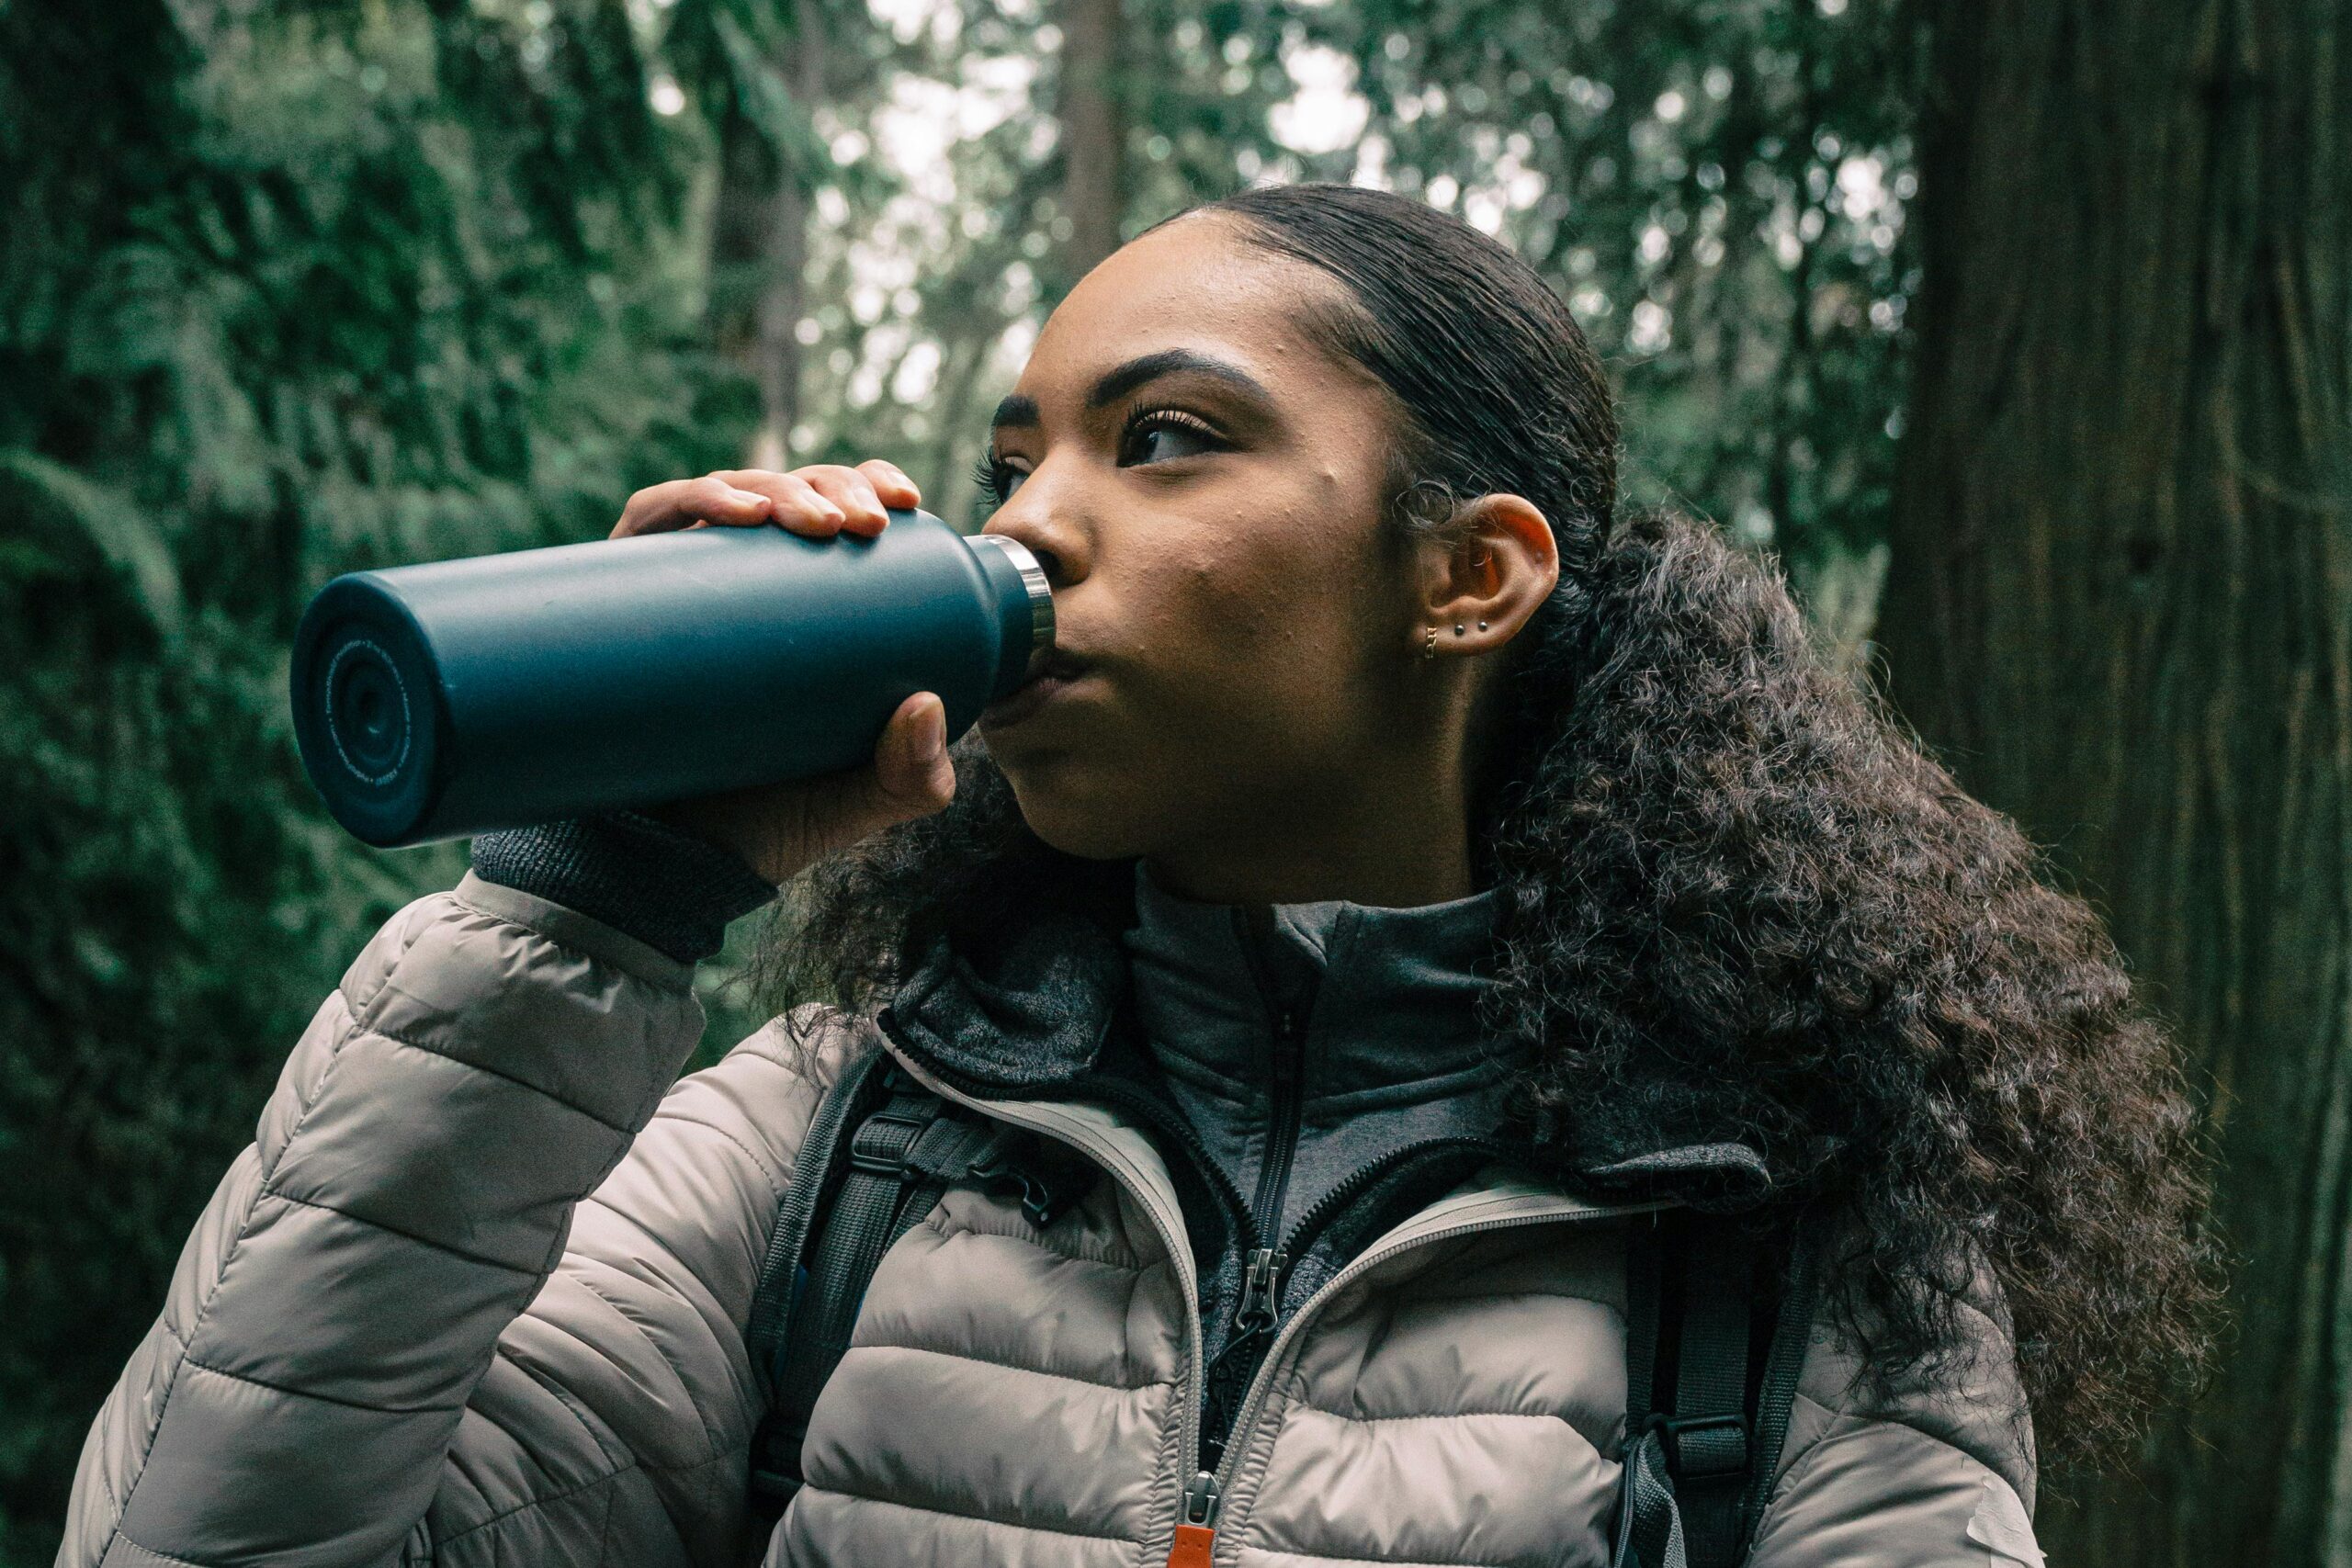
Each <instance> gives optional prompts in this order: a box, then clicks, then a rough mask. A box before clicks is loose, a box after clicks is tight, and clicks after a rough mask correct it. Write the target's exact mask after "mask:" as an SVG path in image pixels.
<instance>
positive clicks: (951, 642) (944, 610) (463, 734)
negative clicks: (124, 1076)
mask: <svg viewBox="0 0 2352 1568" xmlns="http://www.w3.org/2000/svg"><path fill="white" fill-rule="evenodd" d="M889 517H890V522H889V525H888V527H886V528H884V529H883V530H882V531H881V532H880V533H879V534H876V535H874V536H872V537H870V538H868V537H861V536H856V535H853V534H847V533H844V534H841V535H837V536H834V537H831V538H825V539H816V538H809V537H806V536H802V535H799V534H796V533H793V532H791V531H790V530H788V529H786V528H783V527H779V526H776V525H759V526H754V527H729V528H717V527H714V528H695V529H687V530H681V531H676V532H670V533H661V534H642V535H636V536H630V537H628V538H622V539H601V540H595V541H593V542H591V543H587V544H580V545H557V546H552V547H547V548H543V549H532V550H515V551H510V552H508V553H506V554H503V555H493V556H475V557H469V558H466V559H462V560H447V561H434V562H429V563H426V564H423V565H418V566H403V567H393V568H390V569H388V570H382V571H358V572H350V573H346V574H345V575H344V576H342V577H338V578H336V579H335V580H334V581H332V582H330V583H328V584H327V585H326V586H325V587H324V588H322V589H321V590H320V591H319V594H318V597H317V598H315V599H313V600H312V601H311V604H310V607H309V608H308V609H307V610H305V611H304V612H303V614H302V619H301V623H300V626H297V628H296V629H295V633H294V649H293V668H292V671H291V676H290V686H291V689H292V696H293V706H294V734H295V739H296V743H297V744H298V745H299V746H300V750H301V754H302V766H303V769H304V770H305V771H306V772H307V773H309V774H310V778H311V784H313V785H315V786H316V787H317V789H318V792H319V794H320V795H321V796H322V798H323V799H324V800H325V802H326V806H327V810H328V811H329V812H330V813H332V814H333V816H334V819H335V820H336V821H337V822H339V823H341V824H342V825H343V826H344V827H345V828H347V829H350V830H351V832H352V833H354V834H355V835H356V836H357V837H358V838H360V839H362V840H366V841H367V842H368V843H370V844H374V845H377V846H379V847H380V848H392V847H396V846H399V845H405V844H421V843H428V842H431V841H433V840H439V839H456V838H464V837H469V836H470V835H473V834H476V833H482V832H487V831H490V830H491V829H500V828H519V827H526V826H528V825H530V824H533V823H537V822H548V821H554V820H558V819H560V818H567V817H575V816H580V815H583V814H585V813H588V812H592V811H600V810H608V809H613V808H616V807H644V806H652V805H658V804H661V803H663V802H667V801H674V800H683V799H686V798H689V797H692V796H695V795H708V794H712V793H714V792H716V791H719V790H726V789H738V788H742V787H745V786H748V785H752V784H770V783H775V782H778V781H781V780H786V779H800V778H809V777H813V776H815V775H818V774H820V773H836V772H839V771H841V770H842V769H846V768H853V767H858V766H862V765H863V764H865V762H867V761H871V760H872V758H873V755H874V748H875V744H876V741H877V740H879V739H880V738H881V735H882V730H883V728H884V726H885V725H886V724H887V723H888V720H889V716H890V715H891V714H892V713H894V712H896V711H897V709H898V706H899V704H900V703H902V702H904V701H905V700H906V699H907V698H908V697H910V696H911V695H913V694H915V693H917V692H936V693H938V694H939V697H940V700H941V701H942V703H944V705H945V706H946V710H947V737H948V739H950V740H951V741H952V740H953V739H956V737H957V736H959V735H961V734H963V733H964V731H965V730H967V729H968V728H971V726H972V724H973V723H974V721H975V720H977V719H978V716H979V713H980V710H981V709H982V708H983V707H985V706H986V705H989V703H991V702H993V701H995V700H996V699H997V698H999V697H1001V696H1004V695H1007V694H1010V693H1012V691H1014V690H1015V689H1017V688H1018V687H1020V686H1021V685H1023V683H1024V682H1027V681H1028V680H1029V678H1030V677H1031V676H1032V675H1034V674H1035V672H1036V671H1038V670H1039V669H1040V668H1041V667H1042V666H1043V664H1044V662H1045V660H1046V656H1047V655H1048V654H1049V653H1050V652H1051V651H1052V648H1053V639H1054V602H1053V596H1052V593H1051V592H1049V590H1048V587H1047V584H1046V574H1045V571H1044V570H1043V569H1042V568H1041V567H1040V566H1039V565H1038V563H1037V560H1036V558H1035V556H1033V555H1032V554H1031V553H1030V552H1029V551H1028V550H1027V549H1025V548H1023V547H1022V546H1020V545H1019V544H1016V543H1015V542H1013V541H1012V540H1011V539H1008V538H1004V537H1001V536H997V535H993V534H976V535H971V536H965V535H961V534H958V533H957V532H956V530H955V529H954V528H952V527H950V526H949V525H947V524H945V523H944V522H942V521H941V520H940V519H938V518H937V517H934V516H933V515H932V514H931V513H927V512H920V511H910V510H906V509H903V508H900V509H893V510H892V511H891V512H890V513H889Z"/></svg>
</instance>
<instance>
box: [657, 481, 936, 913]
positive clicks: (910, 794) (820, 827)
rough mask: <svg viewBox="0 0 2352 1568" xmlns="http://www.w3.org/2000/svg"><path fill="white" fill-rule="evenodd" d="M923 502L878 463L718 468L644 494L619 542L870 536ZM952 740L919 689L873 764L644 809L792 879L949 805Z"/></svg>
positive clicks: (932, 697) (772, 874)
mask: <svg viewBox="0 0 2352 1568" xmlns="http://www.w3.org/2000/svg"><path fill="white" fill-rule="evenodd" d="M921 502H922V495H921V494H920V493H919V492H918V491H916V489H915V484H914V481H913V480H912V479H909V478H907V476H906V475H905V474H903V473H901V472H900V471H899V469H898V468H895V467H893V466H892V465H890V464H888V463H886V462H884V461H883V460H882V459H881V458H879V457H869V458H867V459H866V460H865V462H863V463H860V464H859V465H858V466H857V467H855V468H843V467H842V465H840V464H838V463H814V464H810V465H809V467H807V468H795V469H793V470H792V471H791V472H790V473H781V474H780V473H772V472H770V471H768V470H766V469H763V468H723V469H720V470H719V471H718V472H717V473H712V474H706V475H704V476H703V477H702V478H701V479H673V480H671V481H669V482H668V483H666V484H658V485H650V486H648V487H647V488H645V489H644V490H641V491H638V492H637V493H636V494H635V495H632V496H630V497H629V498H628V505H627V506H625V507H623V508H622V509H621V520H620V521H619V522H618V523H616V524H615V525H613V534H612V536H613V537H614V538H616V539H621V538H627V537H628V536H630V535H633V534H660V533H664V532H668V531H670V530H672V529H683V528H701V527H707V526H714V525H715V526H718V527H751V526H754V525H759V524H763V523H774V524H776V525H780V526H782V527H786V528H789V529H791V530H792V531H793V532H794V533H796V534H805V535H807V536H809V537H810V538H816V539H830V538H831V537H832V536H834V535H836V534H839V533H843V532H848V533H853V534H857V535H860V536H865V537H867V538H871V537H872V536H875V535H876V534H879V533H880V532H881V531H882V530H883V528H884V527H885V526H887V525H888V523H889V517H888V514H887V513H885V511H884V508H885V507H910V506H915V505H919V504H921ZM946 735H947V710H946V707H945V706H944V705H943V704H942V703H941V702H940V700H939V697H938V695H937V694H935V693H932V692H917V693H916V694H914V695H912V696H910V697H909V698H908V699H907V700H906V701H905V702H903V703H900V704H899V708H898V711H897V712H896V713H894V714H892V715H891V716H890V722H889V724H888V726H887V727H886V728H884V729H883V731H882V737H881V739H879V740H877V741H876V743H875V747H874V760H873V761H871V762H869V763H867V764H866V765H865V766H864V767H862V768H852V769H847V770H844V771H843V772H841V773H828V774H826V775H824V776H823V777H821V778H814V779H802V780H797V781H794V782H791V783H786V784H757V785H754V786H752V788H749V789H740V790H729V791H727V792H725V793H724V794H720V795H701V796H698V797H696V798H695V799H692V800H682V801H674V802H671V803H669V804H666V805H662V806H656V807H644V808H642V809H643V810H644V814H645V815H646V816H649V817H653V818H659V819H661V820H662V821H665V822H669V823H671V824H673V825H674V826H676V827H680V828H683V829H685V830H686V831H688V832H690V833H695V834H697V835H699V836H701V837H703V838H706V839H708V840H712V841H713V842H715V843H718V844H723V845H725V846H726V847H727V848H729V849H730V850H733V851H734V852H736V853H737V854H739V855H741V857H742V858H743V861H744V863H746V864H748V865H749V866H751V868H752V870H754V871H756V872H758V873H759V874H761V875H762V876H764V877H766V878H767V879H768V880H769V881H770V882H776V883H781V882H786V881H789V880H790V879H791V878H792V877H793V876H794V875H796V874H798V873H799V872H800V870H801V869H802V868H803V867H805V866H807V865H809V863H812V862H814V861H817V860H820V859H822V858H823V857H824V856H826V855H828V854H831V852H833V851H835V850H838V849H842V848H845V847H846V846H848V845H850V844H854V843H855V842H857V841H858V840H861V839H864V838H865V837H866V836H867V835H869V834H872V833H876V832H879V831H880V830H881V829H884V828H887V827H889V826H890V825H891V824H892V823H894V822H904V821H907V820H909V819H910V818H916V817H926V816H929V815H930V814H931V813H932V812H934V811H937V810H940V809H941V808H943V807H945V806H946V805H947V803H948V802H949V801H951V800H953V799H954V798H955V796H956V765H955V764H954V763H953V762H951V761H948V760H947V750H946Z"/></svg>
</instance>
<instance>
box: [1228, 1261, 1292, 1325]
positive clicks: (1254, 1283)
mask: <svg viewBox="0 0 2352 1568" xmlns="http://www.w3.org/2000/svg"><path fill="white" fill-rule="evenodd" d="M1289 1264H1290V1259H1289V1258H1287V1257H1286V1256H1284V1255H1283V1254H1282V1253H1280V1252H1277V1251H1275V1250H1274V1249H1273V1248H1272V1247H1258V1248H1256V1249H1254V1250H1253V1251H1251V1253H1250V1271H1249V1272H1248V1273H1246V1274H1244V1275H1243V1276H1242V1277H1241V1305H1240V1307H1239V1309H1238V1310H1237V1311H1236V1312H1235V1314H1234V1316H1233V1325H1234V1327H1236V1328H1237V1329H1239V1330H1240V1331H1241V1332H1243V1333H1245V1334H1248V1333H1252V1332H1254V1331H1256V1330H1258V1329H1261V1328H1263V1327H1265V1326H1266V1325H1269V1324H1271V1323H1272V1322H1273V1321H1274V1315H1275V1314H1274V1292H1277V1291H1279V1290H1280V1289H1281V1288H1282V1277H1283V1269H1285V1268H1287V1267H1288V1266H1289Z"/></svg>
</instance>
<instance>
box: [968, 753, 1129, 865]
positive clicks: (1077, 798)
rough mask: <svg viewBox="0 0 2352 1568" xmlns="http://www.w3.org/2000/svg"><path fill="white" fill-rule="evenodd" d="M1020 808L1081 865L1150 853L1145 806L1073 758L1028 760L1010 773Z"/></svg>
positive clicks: (1034, 827)
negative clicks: (1143, 815) (1142, 812)
mask: <svg viewBox="0 0 2352 1568" xmlns="http://www.w3.org/2000/svg"><path fill="white" fill-rule="evenodd" d="M1004 774H1005V778H1006V780H1007V781H1008V782H1009V783H1010V784H1012V795H1013V799H1014V800H1015V801H1017V802H1018V803H1019V804H1020V807H1021V819H1022V820H1023V822H1025V823H1027V824H1028V826H1029V830H1030V831H1031V832H1032V833H1035V835H1036V836H1037V838H1038V840H1040V841H1041V842H1043V843H1045V844H1046V845H1047V846H1048V847H1050V848H1053V849H1056V850H1059V851H1060V852H1062V853H1064V854H1066V855H1076V856H1078V857H1079V858H1080V859H1081V860H1125V859H1127V858H1129V857H1131V856H1134V855H1139V854H1142V853H1145V852H1147V851H1148V849H1149V848H1150V845H1151V839H1152V835H1151V832H1150V830H1149V829H1148V825H1147V824H1146V823H1145V822H1144V820H1143V819H1142V818H1141V816H1140V814H1139V813H1138V812H1136V810H1134V809H1132V808H1133V807H1136V806H1137V805H1139V804H1141V803H1139V802H1137V801H1136V800H1134V799H1133V797H1132V795H1131V794H1130V793H1129V792H1128V791H1125V790H1121V789H1119V788H1118V787H1116V786H1115V785H1108V787H1105V786H1106V785H1107V784H1108V781H1105V780H1104V779H1103V777H1102V775H1101V773H1099V772H1097V770H1095V769H1092V768H1090V767H1088V766H1087V765H1086V764H1085V762H1084V761H1083V760H1082V759H1080V758H1077V757H1074V756H1072V755H1071V754H1070V753H1069V752H1066V751H1065V752H1061V753H1058V754H1057V755H1055V756H1053V757H1049V758H1048V757H1038V756H1024V757H1023V759H1022V761H1021V762H1020V764H1019V766H1018V768H1017V769H1016V768H1013V767H1007V768H1005V769H1004Z"/></svg>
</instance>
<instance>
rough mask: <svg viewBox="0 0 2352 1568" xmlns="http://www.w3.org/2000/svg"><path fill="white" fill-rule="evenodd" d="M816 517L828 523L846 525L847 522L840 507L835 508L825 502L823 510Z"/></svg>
mask: <svg viewBox="0 0 2352 1568" xmlns="http://www.w3.org/2000/svg"><path fill="white" fill-rule="evenodd" d="M817 515H818V516H820V517H821V518H823V519H824V520H825V521H826V522H828V523H846V522H848V521H849V518H848V516H847V514H845V513H843V512H842V509H841V508H840V507H838V506H835V505H834V504H833V503H832V502H830V501H829V502H825V505H824V510H822V511H820V512H819V513H817Z"/></svg>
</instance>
